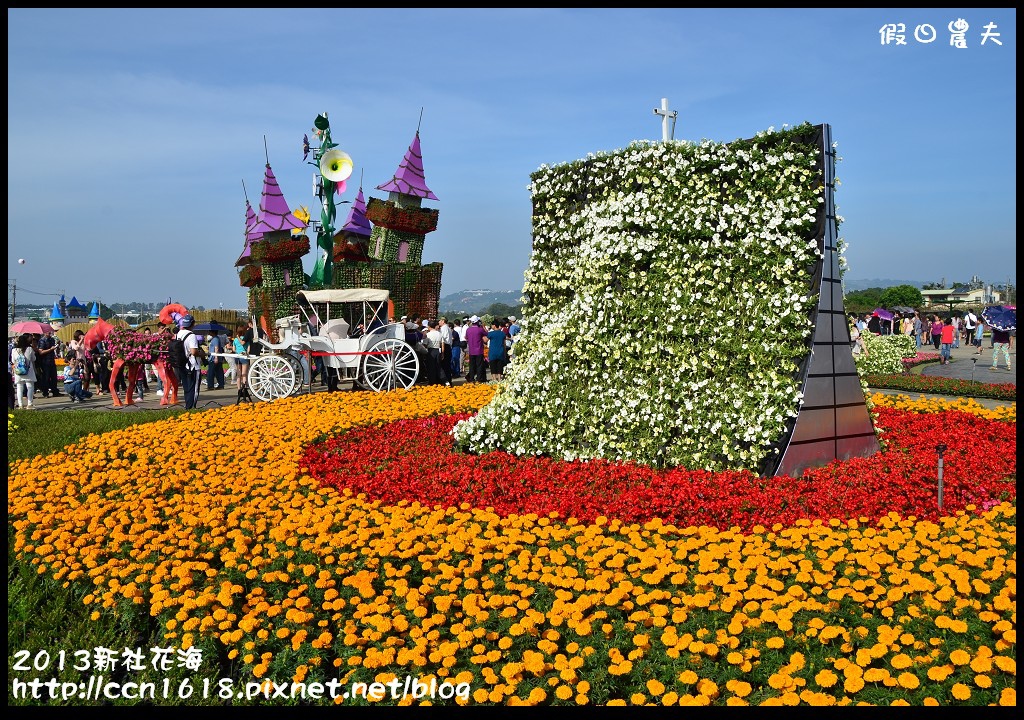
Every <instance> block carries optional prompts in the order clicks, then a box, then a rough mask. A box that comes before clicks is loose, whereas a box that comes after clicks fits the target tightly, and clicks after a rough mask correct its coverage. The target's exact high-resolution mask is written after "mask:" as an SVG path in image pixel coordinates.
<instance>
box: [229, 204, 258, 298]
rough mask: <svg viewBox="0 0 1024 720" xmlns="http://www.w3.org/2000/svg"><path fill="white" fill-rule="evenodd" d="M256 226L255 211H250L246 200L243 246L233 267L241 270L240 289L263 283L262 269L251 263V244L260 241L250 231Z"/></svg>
mask: <svg viewBox="0 0 1024 720" xmlns="http://www.w3.org/2000/svg"><path fill="white" fill-rule="evenodd" d="M254 225H256V211H255V210H253V209H252V205H250V204H249V200H248V198H247V199H246V201H245V233H244V235H245V246H244V247H243V248H242V254H241V255H239V256H238V260H236V261H235V267H236V268H241V269H240V270H239V271H238V282H239V284H240V285H241V286H242V287H247V288H253V287H256V286H257V285H259V284H260V283H262V282H263V268H262V267H260V266H259V265H257V264H256V263H254V262H253V259H252V244H253V242H254V241H256V240H260V239H261V238H262V235H259V234H258V233H254V232H253V231H252V228H253V226H254Z"/></svg>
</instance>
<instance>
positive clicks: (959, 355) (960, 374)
mask: <svg viewBox="0 0 1024 720" xmlns="http://www.w3.org/2000/svg"><path fill="white" fill-rule="evenodd" d="M1014 340H1015V341H1016V338H1014ZM921 352H938V351H937V350H936V349H935V348H934V347H932V346H928V347H923V348H921ZM975 361H977V362H975ZM1010 363H1011V369H1010V370H1007V369H1006V363H1005V361H1004V360H1003V358H1002V357H1000V358H999V368H998V369H997V370H992V369H991V367H992V348H990V347H989V345H988V338H985V341H984V342H983V343H982V345H981V354H980V355H978V354H977V348H974V347H972V346H970V345H962V344H961V345H960V347H959V348H953V353H952V358H951V360H950V362H949V363H948V364H946V365H940V364H939V363H934V364H929V365H924V366H922V367H921V374H922V375H927V376H928V377H940V378H950V379H953V380H974V381H977V382H982V383H999V384H1004V383H1011V384H1013V385H1016V384H1017V343H1016V342H1014V344H1013V347H1011V348H1010ZM870 390H871V392H879V393H885V394H886V395H907V396H909V397H913V398H919V397H925V398H942V399H944V400H951V399H954V397H955V396H952V395H932V394H929V393H915V392H910V391H908V390H888V389H881V388H870ZM974 399H975V401H977V402H978V404H980V405H981V406H982V407H987V408H989V409H994V408H997V407H1000V406H1003V405H1016V402H1015V401H1012V400H1009V401H1008V400H993V399H991V398H974Z"/></svg>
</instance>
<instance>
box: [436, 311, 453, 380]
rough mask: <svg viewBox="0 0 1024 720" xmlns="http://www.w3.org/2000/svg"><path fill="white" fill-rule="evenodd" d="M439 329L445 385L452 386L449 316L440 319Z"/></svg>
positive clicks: (442, 373)
mask: <svg viewBox="0 0 1024 720" xmlns="http://www.w3.org/2000/svg"><path fill="white" fill-rule="evenodd" d="M437 329H438V330H439V331H440V333H441V360H440V363H441V373H440V375H441V377H442V378H444V386H445V387H451V386H452V326H451V325H449V324H448V318H446V317H443V318H440V319H439V320H438V327H437Z"/></svg>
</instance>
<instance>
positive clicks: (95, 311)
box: [89, 302, 100, 323]
mask: <svg viewBox="0 0 1024 720" xmlns="http://www.w3.org/2000/svg"><path fill="white" fill-rule="evenodd" d="M99 319H100V306H99V303H97V302H93V304H92V310H90V311H89V322H93V323H94V322H96V321H97V320H99Z"/></svg>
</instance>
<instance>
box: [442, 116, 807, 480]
mask: <svg viewBox="0 0 1024 720" xmlns="http://www.w3.org/2000/svg"><path fill="white" fill-rule="evenodd" d="M818 142H820V140H817V139H816V133H815V130H814V129H813V128H812V127H811V126H810V125H806V124H805V125H803V126H800V127H798V128H794V129H792V130H789V131H783V132H779V133H776V132H774V131H768V132H763V133H758V135H757V136H756V137H755V138H753V139H749V140H743V141H736V142H734V143H729V144H724V143H714V142H710V141H703V142H701V143H700V144H693V143H686V142H668V143H664V142H659V143H651V142H634V143H633V144H631V145H630V146H629V147H628V148H626V149H625V150H617V151H615V152H612V153H602V154H598V155H593V154H592V155H590V156H588V157H587V158H586V159H585V160H581V161H577V162H574V163H571V164H565V165H560V166H554V167H548V166H542V167H541V168H540V169H539V170H538V171H537V172H535V173H534V174H533V175H532V176H531V180H532V184H531V186H530V190H531V192H532V195H533V203H534V215H533V253H532V256H531V258H530V266H529V268H528V269H527V271H526V274H525V280H526V282H525V285H524V288H523V300H524V309H523V314H524V318H523V321H522V332H521V334H520V336H519V337H520V339H519V341H518V342H517V344H516V361H515V363H513V364H512V365H511V366H510V367H509V369H508V371H507V373H506V375H505V380H504V382H503V383H502V385H501V386H500V387H499V389H498V392H497V394H496V396H495V398H494V400H492V401H491V403H490V404H488V405H487V406H486V407H484V408H483V409H482V410H481V411H480V412H479V414H478V415H476V416H475V417H473V418H471V419H468V420H466V421H463V422H461V423H459V424H458V425H456V427H455V429H454V430H453V435H454V437H455V439H456V442H457V443H458V444H459V445H460V446H462V447H464V448H465V449H468V450H470V451H474V452H485V451H489V450H496V449H502V450H505V451H508V452H511V453H514V454H526V455H546V456H551V457H558V458H564V459H567V460H576V459H587V458H597V457H605V458H614V459H622V460H632V461H636V462H640V463H645V464H652V465H685V466H687V467H693V468H699V467H702V468H707V469H711V470H719V469H728V468H734V469H739V468H749V469H757V468H758V467H759V466H760V464H761V463H762V461H763V460H764V459H765V457H766V456H767V455H768V454H769V453H771V452H774V450H773V448H772V447H771V446H772V444H773V443H774V442H776V441H777V440H778V439H779V438H780V437H781V436H782V434H783V433H784V430H785V423H786V422H787V420H788V419H789V418H792V417H794V416H795V415H796V414H797V411H798V408H799V403H800V400H801V394H800V387H799V377H798V376H799V373H798V365H799V363H800V362H801V360H802V359H803V358H804V357H805V356H806V355H807V354H808V348H809V344H810V331H811V320H810V317H811V313H812V312H813V310H814V308H815V307H816V302H817V297H816V296H812V295H810V291H809V288H810V287H811V275H812V271H813V269H814V268H815V266H816V263H817V261H818V260H819V258H820V257H821V250H820V249H819V247H818V242H817V240H816V226H815V216H816V212H817V210H818V208H819V205H820V204H821V202H822V191H821V189H820V184H819V183H820V177H821V172H820V170H819V169H817V167H816V163H817V158H818V153H819V146H818V144H817V143H818Z"/></svg>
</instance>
